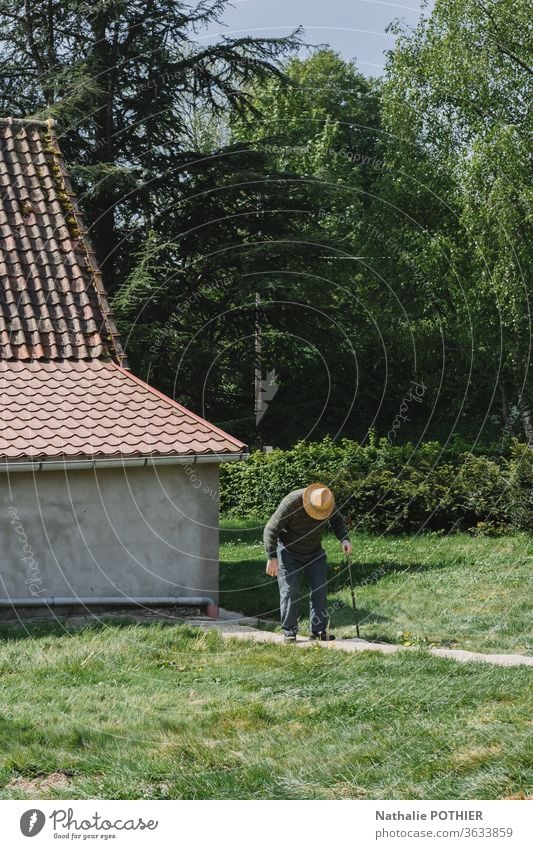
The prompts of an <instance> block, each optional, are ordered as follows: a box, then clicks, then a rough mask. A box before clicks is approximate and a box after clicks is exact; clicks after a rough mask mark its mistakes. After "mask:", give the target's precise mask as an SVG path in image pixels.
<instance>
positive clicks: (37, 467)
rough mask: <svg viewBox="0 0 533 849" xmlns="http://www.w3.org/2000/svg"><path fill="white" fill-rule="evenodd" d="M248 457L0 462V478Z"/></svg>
mask: <svg viewBox="0 0 533 849" xmlns="http://www.w3.org/2000/svg"><path fill="white" fill-rule="evenodd" d="M249 456H250V455H249V454H248V453H247V452H245V451H241V452H238V453H237V452H235V453H228V454H216V453H212V454H162V455H153V456H150V457H124V456H122V457H102V458H96V457H93V458H90V457H86V458H84V459H79V458H76V459H73V458H72V459H69V458H66V457H65V458H63V459H52V460H39V459H35V460H11V461H5V460H2V461H0V474H1V473H2V472H6V473H13V472H34V473H35V472H46V471H71V470H72V471H74V470H79V469H94V470H95V471H96V470H97V469H121V468H129V467H132V466H137V467H139V466H141V467H146V466H187V465H196V464H197V463H237V462H239V461H240V460H247V459H248V458H249Z"/></svg>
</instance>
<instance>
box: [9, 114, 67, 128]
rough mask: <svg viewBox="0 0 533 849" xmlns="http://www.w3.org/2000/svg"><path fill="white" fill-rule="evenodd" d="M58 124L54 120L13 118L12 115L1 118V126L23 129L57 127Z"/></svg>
mask: <svg viewBox="0 0 533 849" xmlns="http://www.w3.org/2000/svg"><path fill="white" fill-rule="evenodd" d="M56 123H57V122H56V121H55V120H54V119H53V118H32V117H27V118H12V117H11V116H10V115H4V116H0V126H9V125H11V124H16V125H17V126H21V127H55V126H56Z"/></svg>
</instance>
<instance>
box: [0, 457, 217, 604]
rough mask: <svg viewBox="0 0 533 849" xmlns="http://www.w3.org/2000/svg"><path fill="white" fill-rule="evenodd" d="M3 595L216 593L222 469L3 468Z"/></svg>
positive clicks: (210, 466) (0, 550)
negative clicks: (18, 469) (47, 469)
mask: <svg viewBox="0 0 533 849" xmlns="http://www.w3.org/2000/svg"><path fill="white" fill-rule="evenodd" d="M0 493H1V502H0V504H1V506H0V558H1V560H0V597H3V598H6V597H10V598H13V597H29V596H32V595H41V596H78V597H80V596H90V597H93V596H121V595H123V594H125V595H127V596H169V595H209V596H212V597H213V598H215V600H216V599H217V593H218V465H217V464H215V463H213V464H211V463H208V464H198V465H194V466H187V467H186V466H181V465H176V466H156V467H146V468H143V467H133V468H130V469H123V468H117V469H100V470H98V471H97V472H95V471H94V470H78V471H75V470H73V471H70V472H68V473H65V472H64V471H53V472H49V471H47V472H37V473H33V472H17V473H14V474H10V475H9V476H8V475H6V474H5V473H2V474H0Z"/></svg>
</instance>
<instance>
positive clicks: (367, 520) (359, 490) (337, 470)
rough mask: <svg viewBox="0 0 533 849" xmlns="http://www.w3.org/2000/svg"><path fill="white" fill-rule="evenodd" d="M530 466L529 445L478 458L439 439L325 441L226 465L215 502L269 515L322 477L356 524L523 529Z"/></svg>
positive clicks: (396, 528) (232, 510) (529, 514)
mask: <svg viewBox="0 0 533 849" xmlns="http://www.w3.org/2000/svg"><path fill="white" fill-rule="evenodd" d="M532 469H533V462H532V460H531V452H530V450H529V449H528V448H527V446H524V445H520V444H519V443H516V442H515V443H514V446H513V451H512V453H511V454H509V455H508V456H504V455H501V454H500V453H498V452H497V451H494V453H493V455H492V456H483V455H481V456H479V455H476V454H473V453H471V452H468V451H467V452H464V451H462V450H457V448H456V447H454V446H453V445H452V446H448V447H443V446H441V445H439V444H438V443H436V442H428V443H422V444H420V445H418V446H416V447H415V446H414V445H413V444H411V443H405V444H404V445H401V446H398V445H391V444H390V443H389V441H388V440H387V439H380V440H376V439H373V440H371V441H370V442H369V443H368V444H360V443H358V442H353V441H351V440H348V439H344V440H342V441H341V442H340V443H335V442H333V441H332V440H331V439H329V438H327V439H325V440H323V441H322V442H318V443H305V442H301V443H299V444H298V445H296V446H295V447H294V448H293V449H291V450H288V451H282V450H279V449H278V450H275V451H272V452H269V453H263V452H260V451H257V452H254V453H253V454H252V455H251V457H250V459H249V460H248V461H245V462H241V463H235V464H227V465H223V466H222V467H221V481H220V499H221V506H222V510H223V511H224V512H225V513H229V514H232V515H237V516H252V517H253V516H258V517H262V518H266V517H267V516H268V515H269V514H270V513H272V512H273V511H274V510H275V508H276V506H277V504H278V503H279V502H280V501H281V499H282V498H283V497H284V496H285V495H286V494H287V492H290V491H291V490H292V489H297V488H298V487H301V486H306V485H307V484H309V483H311V482H312V481H315V480H321V481H323V482H324V483H326V484H327V485H329V486H331V487H332V489H333V490H334V492H335V495H336V499H337V502H338V504H339V505H340V506H341V509H342V510H343V512H344V513H345V515H346V516H347V519H348V522H349V524H350V526H351V527H352V528H355V529H363V530H366V531H374V532H380V533H381V532H385V533H391V532H396V533H397V532H406V533H417V532H420V531H421V530H439V529H445V530H450V529H459V528H462V529H467V528H470V527H476V526H477V527H478V528H479V523H480V522H485V523H488V527H493V526H494V525H498V524H503V525H505V526H514V527H517V528H523V529H526V530H527V529H531V528H532V518H533V509H531V499H532V495H531V493H532V492H533V485H532V484H533V474H532Z"/></svg>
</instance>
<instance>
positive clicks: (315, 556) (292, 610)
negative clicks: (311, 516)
mask: <svg viewBox="0 0 533 849" xmlns="http://www.w3.org/2000/svg"><path fill="white" fill-rule="evenodd" d="M327 571H328V561H327V559H326V552H325V551H324V549H323V548H318V549H317V550H316V551H313V552H311V554H298V553H297V552H296V551H290V550H289V549H288V548H285V546H284V545H281V544H279V545H278V586H279V606H280V610H281V627H282V628H283V631H284V633H285V634H297V633H298V608H299V606H300V584H301V582H302V573H304V574H305V577H306V579H307V582H308V584H309V586H310V587H311V594H310V598H309V601H310V605H309V607H310V610H309V616H310V620H311V631H313V632H314V633H315V634H318V633H319V632H320V631H325V630H326V624H327V610H326V606H327Z"/></svg>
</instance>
